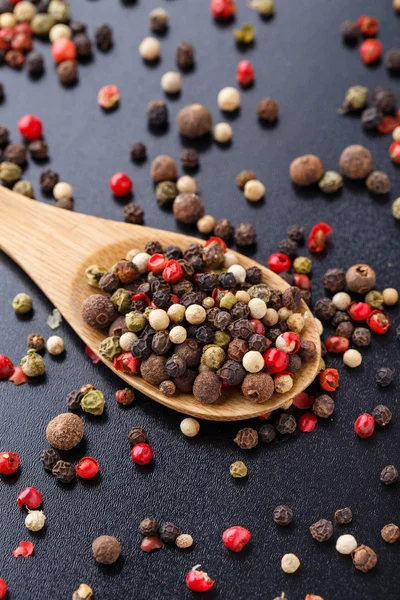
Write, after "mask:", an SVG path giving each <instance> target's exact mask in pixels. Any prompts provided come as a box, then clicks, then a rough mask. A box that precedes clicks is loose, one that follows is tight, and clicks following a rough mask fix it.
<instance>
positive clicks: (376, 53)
mask: <svg viewBox="0 0 400 600" xmlns="http://www.w3.org/2000/svg"><path fill="white" fill-rule="evenodd" d="M382 52H383V46H382V44H381V42H380V41H379V40H375V39H368V40H365V41H364V42H363V43H362V44H361V46H360V54H361V60H362V61H363V63H364V64H365V65H372V64H373V63H376V62H377V61H378V60H379V59H380V57H381V56H382Z"/></svg>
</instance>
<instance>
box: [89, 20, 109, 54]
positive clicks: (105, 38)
mask: <svg viewBox="0 0 400 600" xmlns="http://www.w3.org/2000/svg"><path fill="white" fill-rule="evenodd" d="M94 36H95V38H96V46H97V48H98V49H99V50H101V52H108V50H110V48H111V46H112V44H113V30H112V29H111V27H110V26H109V25H100V27H98V28H97V29H96V30H95V32H94Z"/></svg>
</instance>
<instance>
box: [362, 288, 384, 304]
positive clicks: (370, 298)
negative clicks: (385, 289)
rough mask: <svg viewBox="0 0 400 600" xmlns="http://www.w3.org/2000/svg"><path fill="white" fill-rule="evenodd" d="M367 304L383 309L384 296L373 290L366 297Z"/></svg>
mask: <svg viewBox="0 0 400 600" xmlns="http://www.w3.org/2000/svg"><path fill="white" fill-rule="evenodd" d="M365 302H366V303H367V304H369V305H370V306H372V308H382V304H383V296H382V294H381V293H380V292H378V291H377V290H371V291H370V292H368V294H367V295H366V296H365Z"/></svg>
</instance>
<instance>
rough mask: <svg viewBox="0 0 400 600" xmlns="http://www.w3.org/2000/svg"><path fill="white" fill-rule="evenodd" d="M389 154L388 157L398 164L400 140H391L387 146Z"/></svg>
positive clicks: (399, 162)
mask: <svg viewBox="0 0 400 600" xmlns="http://www.w3.org/2000/svg"><path fill="white" fill-rule="evenodd" d="M389 156H390V159H391V160H392V161H393V162H394V163H396V165H400V141H399V142H393V143H392V144H390V146H389Z"/></svg>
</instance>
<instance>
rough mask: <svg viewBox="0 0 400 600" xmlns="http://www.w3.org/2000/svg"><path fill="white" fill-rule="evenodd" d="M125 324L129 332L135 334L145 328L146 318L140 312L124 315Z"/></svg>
mask: <svg viewBox="0 0 400 600" xmlns="http://www.w3.org/2000/svg"><path fill="white" fill-rule="evenodd" d="M125 324H126V326H127V328H128V329H129V331H133V333H136V332H137V331H140V330H141V329H144V327H145V326H146V317H145V315H144V314H142V313H140V312H130V313H128V314H127V315H125Z"/></svg>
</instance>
